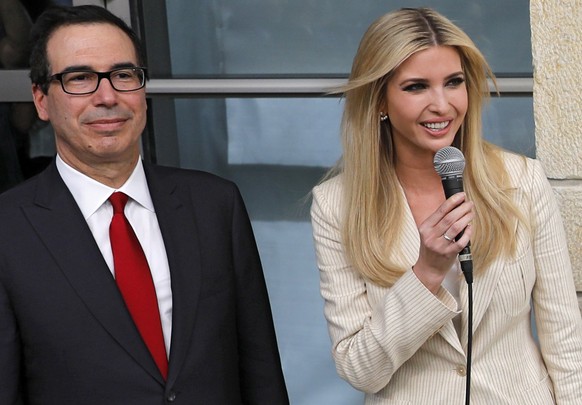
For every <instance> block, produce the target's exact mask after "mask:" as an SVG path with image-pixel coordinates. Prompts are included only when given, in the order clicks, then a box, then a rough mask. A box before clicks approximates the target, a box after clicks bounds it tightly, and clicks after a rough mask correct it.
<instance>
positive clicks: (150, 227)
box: [56, 155, 172, 355]
mask: <svg viewBox="0 0 582 405" xmlns="http://www.w3.org/2000/svg"><path fill="white" fill-rule="evenodd" d="M56 163H57V169H58V171H59V174H60V175H61V177H62V179H63V181H64V182H65V184H66V186H67V187H68V188H69V190H70V191H71V194H73V197H74V198H75V201H76V202H77V205H78V206H79V208H80V209H81V212H82V213H83V217H84V218H85V220H86V221H87V225H89V228H90V229H91V232H92V233H93V237H94V238H95V241H96V242H97V245H98V246H99V249H100V250H101V254H102V255H103V258H104V259H105V262H106V263H107V265H108V266H109V270H110V271H111V274H112V275H113V276H114V277H115V269H114V267H113V253H112V251H111V242H110V241H109V224H110V223H111V218H112V217H113V207H112V206H111V203H110V202H109V200H108V198H109V196H110V195H111V194H112V193H113V192H115V191H121V192H123V193H125V194H127V195H128V196H129V197H130V198H129V200H128V202H127V205H126V206H125V216H126V217H127V220H128V221H129V223H130V224H131V226H132V227H133V230H134V231H135V234H136V235H137V238H138V240H139V243H140V244H141V246H142V248H143V251H144V253H145V256H146V259H147V261H148V264H149V267H150V271H151V273H152V279H153V281H154V287H155V289H156V295H157V298H158V308H159V310H160V319H161V321H162V330H163V333H164V343H165V345H166V354H167V355H169V353H170V340H171V336H172V288H171V283H170V267H169V265H168V257H167V255H166V248H165V246H164V240H163V238H162V233H161V231H160V226H159V224H158V219H157V217H156V212H155V209H154V204H153V202H152V198H151V196H150V192H149V188H148V185H147V181H146V177H145V172H144V170H143V165H142V162H141V159H138V162H137V165H136V166H135V169H134V170H133V173H132V174H131V176H129V179H127V181H126V182H125V184H123V185H122V186H121V187H120V188H119V189H113V188H111V187H109V186H106V185H104V184H102V183H99V182H98V181H96V180H94V179H92V178H90V177H88V176H86V175H84V174H83V173H81V172H79V171H77V170H75V169H74V168H72V167H71V166H69V165H68V164H66V163H65V162H64V161H63V160H62V159H61V157H60V156H58V155H57V159H56Z"/></svg>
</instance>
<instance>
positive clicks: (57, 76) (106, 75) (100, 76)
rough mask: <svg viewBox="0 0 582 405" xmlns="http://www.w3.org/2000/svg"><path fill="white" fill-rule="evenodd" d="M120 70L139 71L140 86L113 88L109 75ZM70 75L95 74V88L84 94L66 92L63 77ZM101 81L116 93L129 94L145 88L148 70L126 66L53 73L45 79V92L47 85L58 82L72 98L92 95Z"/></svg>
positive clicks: (141, 67)
mask: <svg viewBox="0 0 582 405" xmlns="http://www.w3.org/2000/svg"><path fill="white" fill-rule="evenodd" d="M120 70H141V71H142V73H143V75H141V78H142V79H141V85H140V86H139V87H138V88H135V89H131V90H120V89H118V88H117V87H115V84H113V82H112V81H111V74H112V73H115V72H119V71H120ZM70 73H92V74H96V75H97V85H96V86H95V89H94V90H92V91H87V92H84V93H71V92H70V91H67V90H66V89H65V84H64V83H63V76H64V75H66V74H70ZM101 79H107V80H108V81H109V84H111V87H112V88H113V89H114V90H115V91H118V92H120V93H129V92H132V91H137V90H139V89H143V87H144V86H145V83H146V80H147V79H148V69H147V68H146V67H143V66H127V67H119V68H116V69H112V70H109V71H107V72H96V71H94V70H88V69H79V70H67V71H64V72H60V73H55V74H54V75H52V76H49V77H48V79H47V82H46V84H47V90H48V84H50V83H51V82H53V81H58V82H59V83H60V84H61V88H62V89H63V91H64V92H65V93H67V94H70V95H72V96H86V95H87V94H93V93H95V92H96V91H97V89H98V88H99V84H101Z"/></svg>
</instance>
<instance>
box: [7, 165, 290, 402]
mask: <svg viewBox="0 0 582 405" xmlns="http://www.w3.org/2000/svg"><path fill="white" fill-rule="evenodd" d="M144 167H145V173H146V177H147V180H148V184H149V188H150V193H151V196H152V199H153V203H154V206H155V208H156V214H157V217H158V221H159V224H160V229H161V231H162V236H163V239H164V243H165V246H166V250H167V255H168V261H169V265H170V272H171V278H172V295H173V319H172V343H171V350H170V361H169V375H168V380H167V383H164V381H163V379H162V377H161V375H160V373H159V371H158V369H157V368H156V365H155V363H154V361H153V359H152V358H151V356H150V354H149V352H148V350H147V348H146V346H145V344H144V343H143V342H142V340H141V338H140V335H139V332H138V331H137V329H136V327H135V326H134V324H133V322H132V319H131V317H130V315H129V313H128V311H127V310H126V308H125V304H124V302H123V299H122V297H121V295H120V293H119V291H118V289H117V287H116V284H115V281H114V279H113V277H112V276H111V273H110V271H109V269H108V267H107V265H106V264H105V261H104V260H103V257H102V256H101V253H100V251H99V249H98V247H97V244H96V243H95V241H94V239H93V236H92V234H91V232H90V230H89V228H88V226H87V224H86V222H85V220H84V218H83V217H82V215H81V212H80V210H79V208H78V206H77V205H76V203H75V201H74V199H73V197H72V195H71V193H70V192H69V190H68V188H67V187H66V186H65V184H64V183H63V181H62V179H61V177H60V176H59V174H58V171H57V169H56V165H55V164H54V163H53V164H52V165H51V166H49V168H48V169H47V170H45V171H44V172H43V173H41V174H40V175H39V176H37V177H35V178H33V179H31V180H30V181H28V182H26V183H24V184H22V185H20V186H18V187H16V188H15V189H12V190H10V191H8V192H7V193H4V194H3V195H2V196H0V404H2V405H10V404H31V405H32V404H42V405H49V404H55V405H57V404H58V405H66V404H75V405H77V404H79V405H91V404H99V405H114V404H119V405H133V404H135V405H150V404H151V405H162V404H166V403H167V402H171V403H173V404H202V405H219V404H268V405H275V404H287V403H288V398H287V392H286V388H285V384H284V380H283V374H282V371H281V365H280V360H279V353H278V349H277V343H276V338H275V332H274V328H273V322H272V317H271V310H270V306H269V301H268V296H267V291H266V286H265V282H264V277H263V273H262V269H261V264H260V260H259V255H258V252H257V248H256V245H255V240H254V237H253V233H252V229H251V225H250V222H249V219H248V215H247V213H246V210H245V207H244V204H243V201H242V198H241V196H240V194H239V192H238V189H237V188H236V186H235V185H234V184H232V183H231V182H229V181H226V180H223V179H220V178H218V177H216V176H213V175H210V174H208V173H203V172H197V171H188V170H181V169H175V168H163V167H159V166H152V165H147V164H144Z"/></svg>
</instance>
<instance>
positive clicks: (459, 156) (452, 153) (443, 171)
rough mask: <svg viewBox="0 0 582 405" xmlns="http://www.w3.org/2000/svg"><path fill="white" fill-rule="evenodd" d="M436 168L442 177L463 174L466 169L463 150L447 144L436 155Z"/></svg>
mask: <svg viewBox="0 0 582 405" xmlns="http://www.w3.org/2000/svg"><path fill="white" fill-rule="evenodd" d="M433 163H434V169H435V170H436V172H437V173H438V174H439V176H441V178H444V177H449V176H462V175H463V170H465V157H464V156H463V152H461V151H460V150H459V149H457V148H455V147H454V146H445V147H444V148H442V149H439V150H438V151H437V153H436V154H435V155H434V160H433Z"/></svg>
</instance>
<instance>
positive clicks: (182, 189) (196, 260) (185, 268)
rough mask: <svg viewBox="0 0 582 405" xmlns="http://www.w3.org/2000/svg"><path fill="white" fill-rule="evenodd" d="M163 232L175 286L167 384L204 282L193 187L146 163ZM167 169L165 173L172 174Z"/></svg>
mask: <svg viewBox="0 0 582 405" xmlns="http://www.w3.org/2000/svg"><path fill="white" fill-rule="evenodd" d="M144 170H145V173H146V177H147V180H148V186H149V188H150V194H151V197H152V201H153V203H154V207H155V210H156V216H157V218H158V223H159V225H160V230H161V232H162V237H163V240H164V245H165V248H166V254H167V257H168V263H169V266H170V277H171V285H172V340H171V348H170V362H169V372H168V383H169V384H171V383H173V382H174V381H175V379H176V378H177V375H178V374H179V371H180V369H181V367H182V364H183V362H184V359H185V358H186V355H187V351H188V348H189V347H190V340H191V336H192V331H193V328H194V319H195V314H196V308H197V306H198V298H199V296H200V285H201V256H200V242H199V239H198V232H197V231H196V216H195V212H194V209H195V207H194V204H193V202H192V196H191V194H190V193H191V192H192V191H191V189H190V188H189V187H187V186H185V185H184V184H182V183H180V184H178V183H176V182H175V181H173V180H172V179H173V177H168V176H164V175H163V174H161V172H160V171H159V169H156V168H155V167H152V166H150V165H148V164H146V163H145V162H144ZM167 170H171V169H167V168H165V169H164V173H169V172H167Z"/></svg>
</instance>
